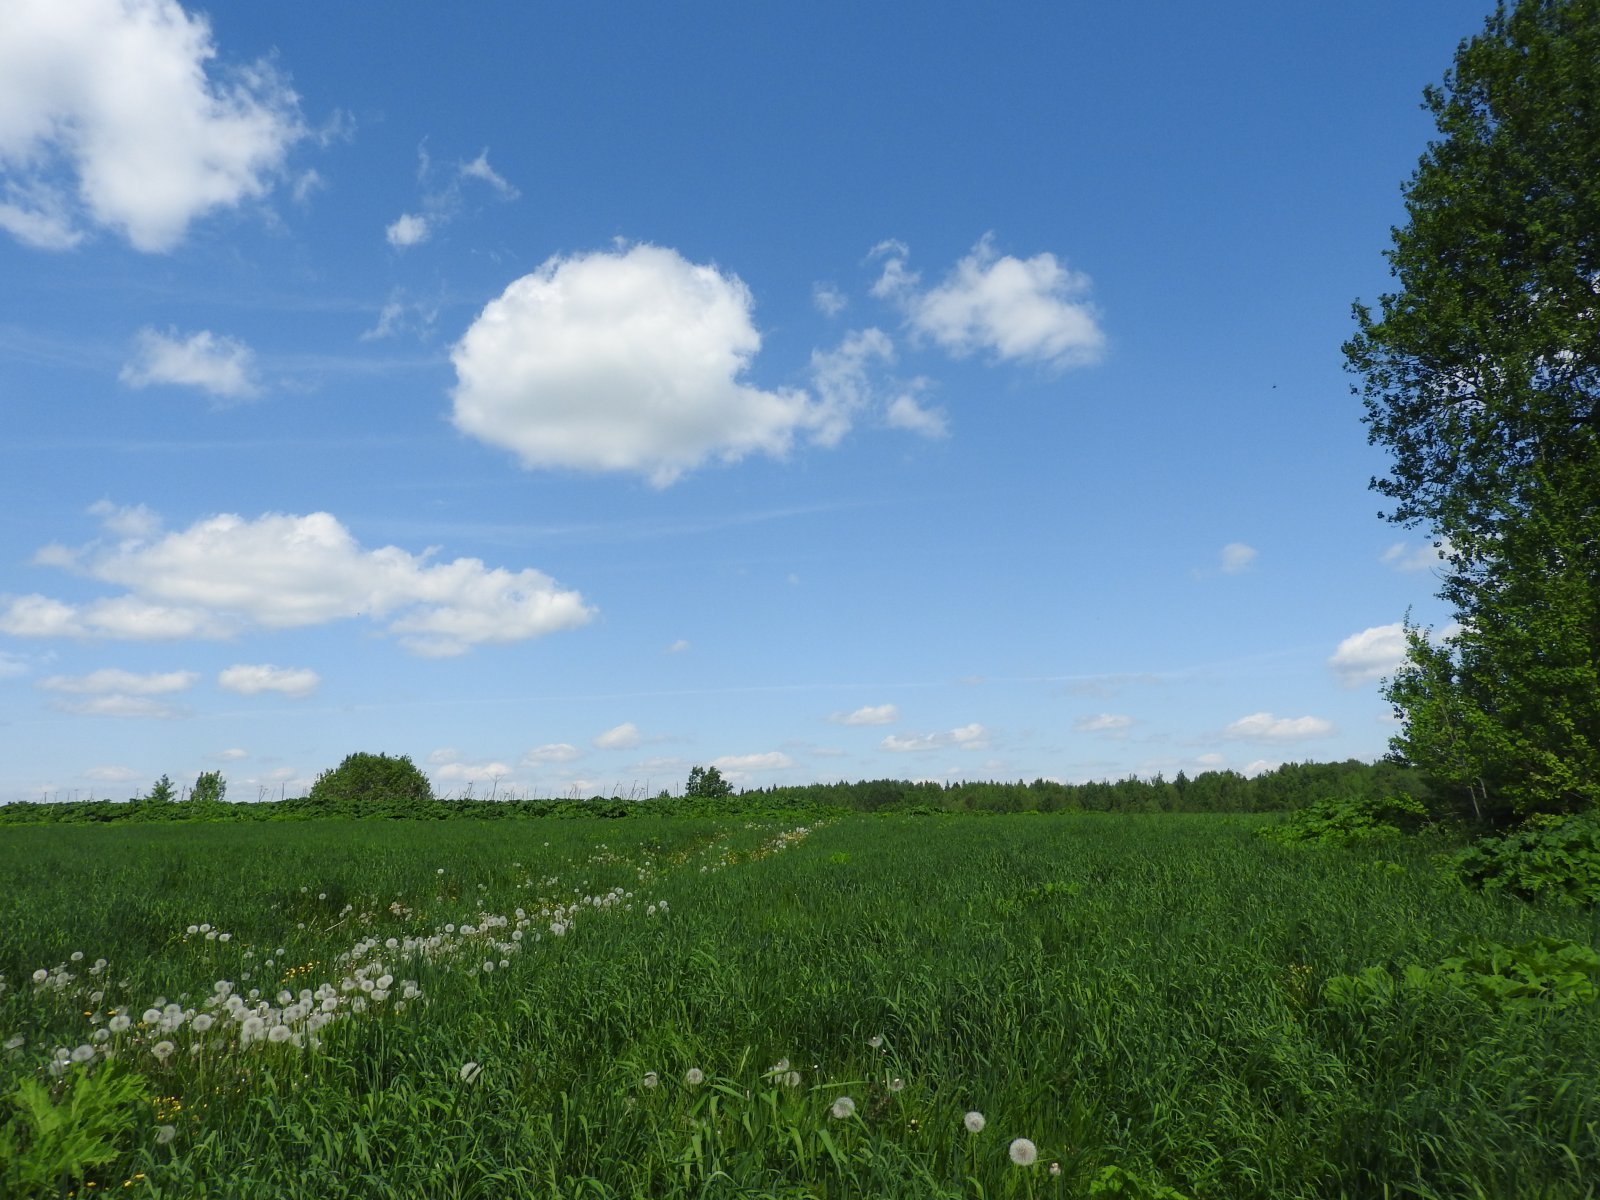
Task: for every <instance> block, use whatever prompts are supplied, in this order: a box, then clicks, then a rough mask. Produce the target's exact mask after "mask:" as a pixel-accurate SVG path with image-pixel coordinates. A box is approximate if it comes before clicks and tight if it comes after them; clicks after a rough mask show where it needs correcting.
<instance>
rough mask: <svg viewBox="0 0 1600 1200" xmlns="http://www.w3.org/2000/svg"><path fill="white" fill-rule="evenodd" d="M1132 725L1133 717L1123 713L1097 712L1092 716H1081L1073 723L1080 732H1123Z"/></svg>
mask: <svg viewBox="0 0 1600 1200" xmlns="http://www.w3.org/2000/svg"><path fill="white" fill-rule="evenodd" d="M1132 725H1133V718H1132V717H1130V716H1127V715H1125V714H1123V713H1096V714H1095V715H1093V716H1090V717H1079V718H1078V719H1077V720H1076V721H1074V722H1073V723H1072V727H1073V728H1074V729H1075V730H1077V731H1078V732H1079V733H1121V732H1122V731H1124V730H1126V729H1129V728H1131V727H1132Z"/></svg>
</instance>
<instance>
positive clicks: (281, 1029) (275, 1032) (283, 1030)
mask: <svg viewBox="0 0 1600 1200" xmlns="http://www.w3.org/2000/svg"><path fill="white" fill-rule="evenodd" d="M292 1032H293V1030H291V1029H290V1028H289V1027H288V1026H287V1025H274V1026H273V1027H272V1028H271V1029H269V1030H268V1031H267V1041H269V1042H274V1043H276V1042H287V1041H288V1040H289V1035H290V1034H291V1033H292Z"/></svg>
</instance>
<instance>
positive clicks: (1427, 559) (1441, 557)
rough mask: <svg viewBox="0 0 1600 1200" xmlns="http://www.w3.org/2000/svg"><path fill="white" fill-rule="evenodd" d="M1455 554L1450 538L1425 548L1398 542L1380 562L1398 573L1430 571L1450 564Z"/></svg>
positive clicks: (1385, 553) (1384, 553)
mask: <svg viewBox="0 0 1600 1200" xmlns="http://www.w3.org/2000/svg"><path fill="white" fill-rule="evenodd" d="M1454 553H1455V547H1454V546H1452V545H1451V544H1450V539H1449V538H1444V539H1442V540H1441V541H1440V542H1439V544H1438V545H1433V544H1432V543H1429V544H1428V545H1425V546H1413V545H1411V544H1410V543H1409V542H1396V543H1395V544H1394V545H1392V546H1390V547H1389V548H1388V549H1387V550H1385V551H1384V552H1383V554H1382V556H1381V558H1380V561H1381V562H1384V563H1387V564H1388V565H1389V566H1390V567H1393V568H1394V569H1395V570H1396V571H1428V570H1432V569H1433V568H1434V567H1437V566H1439V565H1440V564H1441V563H1445V562H1448V560H1449V557H1450V555H1452V554H1454Z"/></svg>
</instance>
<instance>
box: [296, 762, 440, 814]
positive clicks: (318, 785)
mask: <svg viewBox="0 0 1600 1200" xmlns="http://www.w3.org/2000/svg"><path fill="white" fill-rule="evenodd" d="M309 799H310V801H311V803H312V804H313V805H315V806H316V807H318V808H320V809H324V810H325V811H327V812H328V813H329V815H335V814H336V815H339V816H377V815H388V814H394V815H405V813H406V810H407V809H410V808H411V807H413V806H415V805H423V804H431V803H432V802H433V785H432V784H431V783H429V782H428V777H427V776H426V775H424V774H423V773H422V771H421V769H420V768H419V767H418V766H417V765H416V764H415V763H414V762H412V761H411V759H410V758H408V757H406V756H405V755H401V756H400V757H399V758H390V757H389V756H388V755H387V754H351V755H348V756H347V757H346V758H345V760H344V761H343V762H342V763H340V764H339V765H338V766H337V767H335V768H333V769H332V770H331V771H324V772H323V773H322V774H321V775H318V776H317V781H316V782H315V783H313V784H312V785H311V795H310V797H309Z"/></svg>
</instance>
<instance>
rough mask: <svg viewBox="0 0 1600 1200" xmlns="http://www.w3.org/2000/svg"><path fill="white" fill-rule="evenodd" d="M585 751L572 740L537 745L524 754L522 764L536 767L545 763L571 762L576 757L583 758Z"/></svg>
mask: <svg viewBox="0 0 1600 1200" xmlns="http://www.w3.org/2000/svg"><path fill="white" fill-rule="evenodd" d="M582 757H583V751H582V750H579V749H578V748H577V747H576V746H574V745H572V743H570V742H550V743H548V744H546V745H543V746H538V747H535V748H534V749H532V750H529V751H528V752H527V753H526V754H524V755H523V756H522V765H523V766H525V767H536V766H540V765H542V764H544V763H564V762H571V761H572V760H573V759H575V758H582Z"/></svg>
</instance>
